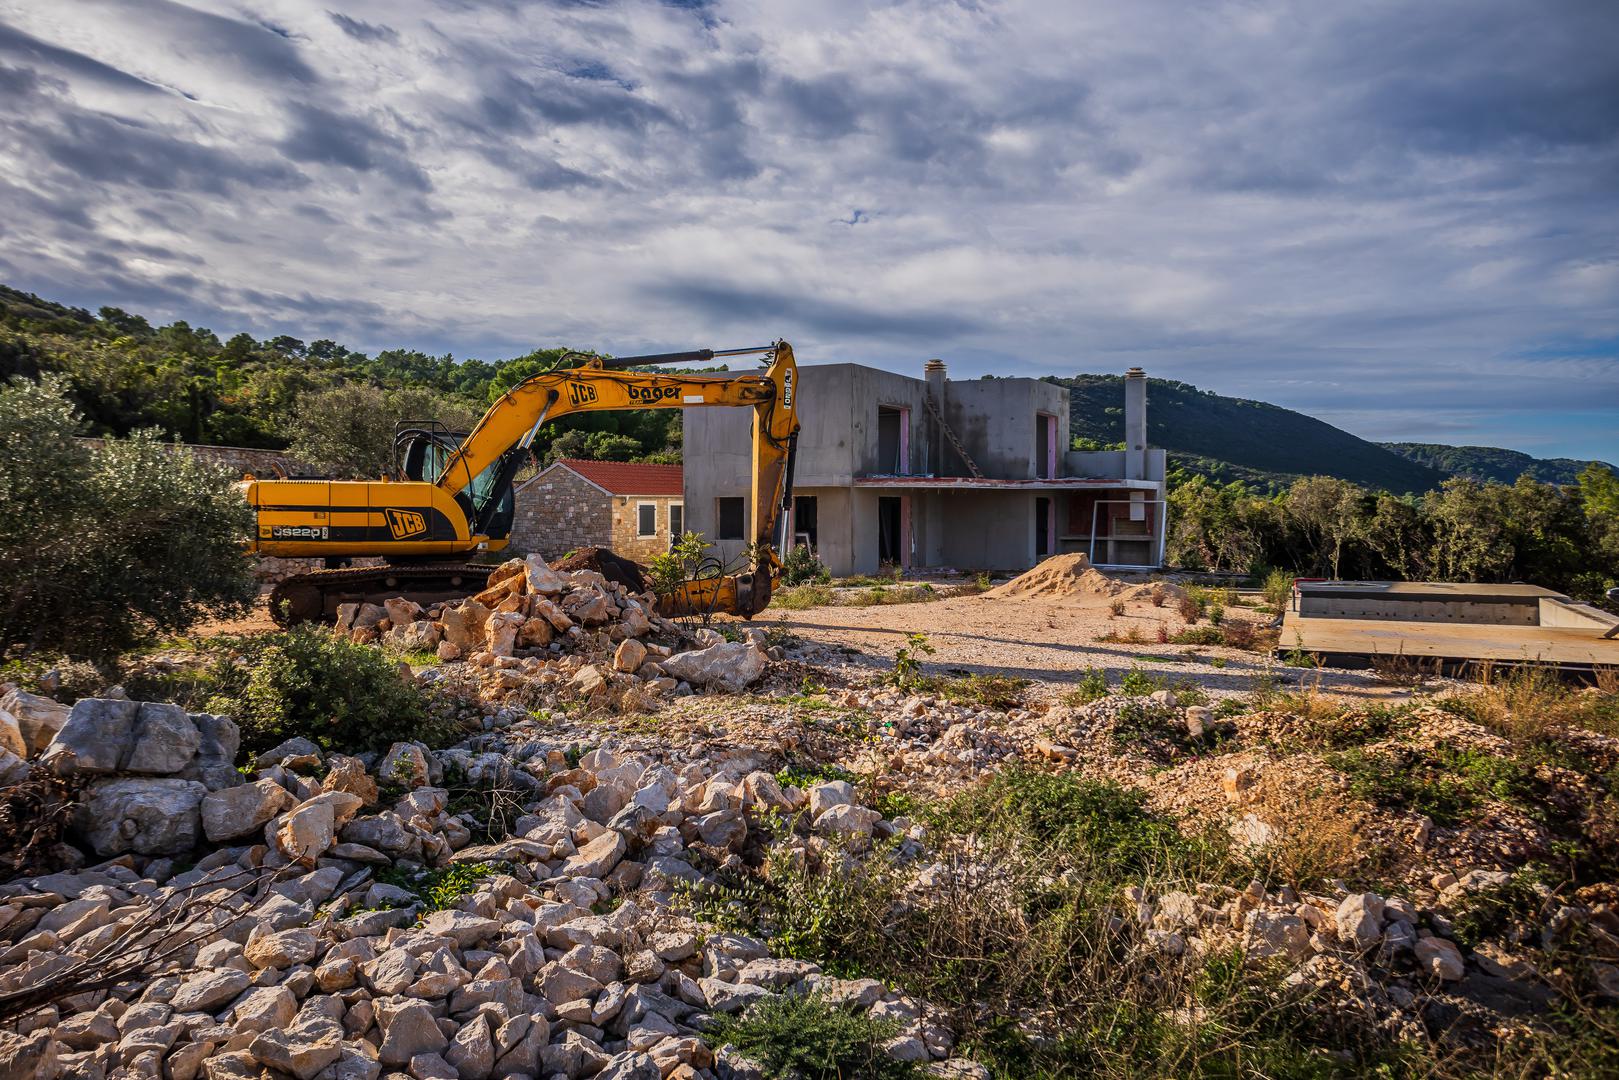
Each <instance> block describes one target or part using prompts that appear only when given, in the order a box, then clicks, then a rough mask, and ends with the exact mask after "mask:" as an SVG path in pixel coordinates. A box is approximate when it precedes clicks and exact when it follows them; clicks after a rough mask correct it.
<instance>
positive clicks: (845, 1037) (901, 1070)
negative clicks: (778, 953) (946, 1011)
mask: <svg viewBox="0 0 1619 1080" xmlns="http://www.w3.org/2000/svg"><path fill="white" fill-rule="evenodd" d="M898 1030H899V1025H898V1024H897V1023H896V1022H894V1021H883V1020H879V1019H877V1018H876V1017H873V1016H869V1015H863V1014H859V1013H856V1012H855V1011H854V1010H853V1009H850V1008H846V1007H842V1006H837V1005H833V1004H831V1003H830V1002H828V1001H827V1000H826V999H825V998H823V997H821V996H820V995H817V994H805V995H798V996H795V995H792V994H772V995H770V996H768V997H766V998H765V999H764V1000H762V1001H760V1002H758V1003H757V1004H755V1005H753V1006H751V1007H750V1008H748V1010H747V1011H746V1012H744V1013H743V1014H742V1015H741V1016H740V1017H720V1018H719V1019H718V1020H717V1021H716V1023H715V1026H714V1028H713V1029H712V1030H711V1031H710V1032H708V1038H709V1041H710V1042H712V1043H713V1044H714V1045H716V1046H719V1045H723V1044H724V1043H731V1044H732V1045H734V1046H735V1047H736V1048H737V1049H738V1050H740V1051H742V1053H743V1054H745V1055H746V1056H748V1057H750V1058H752V1059H753V1060H755V1061H757V1062H758V1063H759V1064H760V1065H762V1066H763V1067H764V1070H765V1075H766V1076H769V1077H779V1078H786V1077H803V1078H804V1080H842V1078H844V1077H856V1076H858V1077H864V1078H869V1080H909V1078H911V1077H920V1076H921V1075H922V1070H921V1067H920V1066H919V1065H917V1064H916V1063H915V1062H911V1061H896V1060H894V1059H893V1058H891V1057H889V1056H888V1055H887V1054H886V1053H885V1052H884V1051H883V1047H882V1044H883V1043H884V1042H885V1041H887V1040H888V1039H891V1038H893V1036H894V1035H895V1034H896V1033H897V1032H898Z"/></svg>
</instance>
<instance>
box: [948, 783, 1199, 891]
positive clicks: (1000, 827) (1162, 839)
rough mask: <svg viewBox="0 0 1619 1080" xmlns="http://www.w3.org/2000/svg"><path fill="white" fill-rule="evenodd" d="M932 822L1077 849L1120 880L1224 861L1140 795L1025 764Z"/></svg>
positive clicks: (962, 796) (952, 829) (1193, 870)
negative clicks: (1213, 860) (1183, 832)
mask: <svg viewBox="0 0 1619 1080" xmlns="http://www.w3.org/2000/svg"><path fill="white" fill-rule="evenodd" d="M931 823H932V824H933V825H934V826H935V827H937V828H939V829H940V830H942V831H944V832H953V833H976V834H978V835H980V836H989V835H1016V836H1022V837H1025V838H1027V839H1029V840H1031V841H1033V842H1035V843H1038V844H1043V845H1048V846H1050V847H1053V848H1057V849H1072V850H1076V851H1078V852H1081V853H1083V854H1085V855H1086V856H1087V857H1088V858H1089V859H1090V860H1092V861H1093V862H1094V863H1097V864H1103V865H1106V866H1107V867H1109V868H1110V869H1111V871H1112V873H1115V874H1117V875H1119V876H1120V878H1121V879H1123V878H1130V877H1133V878H1135V879H1137V880H1139V878H1140V876H1141V875H1143V874H1147V873H1168V874H1170V875H1172V876H1174V875H1178V874H1180V873H1192V874H1196V873H1200V872H1203V870H1204V869H1205V867H1206V865H1207V863H1208V862H1209V861H1210V857H1211V856H1213V858H1214V859H1220V858H1223V856H1224V853H1223V852H1222V851H1220V850H1218V849H1217V848H1211V847H1209V846H1207V845H1206V844H1205V842H1204V841H1203V840H1200V839H1194V838H1189V837H1187V836H1185V835H1183V834H1182V833H1181V831H1180V829H1179V828H1177V827H1176V825H1175V823H1174V822H1172V821H1170V820H1169V819H1167V818H1162V817H1159V816H1158V815H1156V814H1154V813H1152V812H1150V811H1149V810H1147V795H1146V793H1145V792H1143V791H1138V790H1136V789H1135V788H1127V787H1124V786H1122V785H1120V784H1116V783H1113V782H1112V781H1106V780H1086V779H1084V778H1082V777H1080V776H1078V775H1077V774H1075V773H1047V772H1041V771H1040V770H1038V769H1032V768H1028V767H1026V766H1022V765H1014V766H1010V767H1008V768H1005V769H1003V770H1001V771H1000V772H998V773H995V774H994V775H993V776H991V777H990V778H989V779H988V780H986V781H985V782H984V783H983V784H981V785H979V786H978V787H976V788H973V789H972V790H970V791H966V792H963V793H962V794H960V795H958V796H956V797H955V798H954V799H952V800H950V801H949V802H947V803H945V804H944V805H943V806H942V807H938V808H933V809H932V811H931ZM1109 876H1112V875H1111V874H1110V875H1109Z"/></svg>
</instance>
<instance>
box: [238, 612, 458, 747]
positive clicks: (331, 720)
mask: <svg viewBox="0 0 1619 1080" xmlns="http://www.w3.org/2000/svg"><path fill="white" fill-rule="evenodd" d="M216 678H217V683H218V686H219V692H218V693H217V694H215V696H214V697H213V698H211V699H210V700H209V702H208V707H209V709H210V710H211V711H213V712H216V713H223V714H225V715H227V716H230V717H231V718H232V719H234V720H235V721H236V722H237V724H239V725H240V726H241V729H242V749H243V751H244V752H252V751H257V750H264V749H267V748H268V747H271V746H274V745H275V744H276V743H279V742H281V741H282V740H284V739H289V738H291V737H292V736H294V735H302V736H304V737H305V738H307V739H312V740H314V741H315V742H316V743H318V744H319V745H320V746H322V747H323V748H325V749H327V750H340V751H343V752H345V753H358V752H360V751H363V750H378V749H382V748H384V747H386V746H387V745H388V744H389V743H393V742H398V741H401V740H410V739H419V740H422V741H425V742H429V743H433V742H442V741H444V740H445V739H446V738H448V737H449V736H450V735H451V734H452V725H450V724H448V723H446V722H444V721H441V720H434V719H432V718H431V717H430V715H429V709H428V702H427V699H426V697H425V696H424V695H423V694H422V692H421V691H420V690H419V689H418V688H417V687H416V685H415V684H414V683H412V682H408V681H407V680H406V679H405V678H404V677H403V676H402V675H401V673H400V671H399V666H398V664H397V663H396V662H394V661H392V660H390V659H388V657H387V656H386V655H384V654H383V653H382V651H381V650H379V649H375V648H372V647H371V646H369V645H359V644H356V643H354V642H352V641H348V640H346V639H344V638H340V637H338V636H337V635H335V634H333V633H331V632H330V631H327V630H325V629H321V628H316V627H298V628H296V629H293V630H289V631H286V632H285V633H278V634H264V635H261V636H259V637H254V638H247V639H243V640H242V641H241V642H240V643H238V649H237V651H236V653H235V655H233V656H229V657H226V658H223V659H222V660H221V661H220V662H219V664H218V666H217V669H216Z"/></svg>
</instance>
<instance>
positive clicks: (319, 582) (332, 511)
mask: <svg viewBox="0 0 1619 1080" xmlns="http://www.w3.org/2000/svg"><path fill="white" fill-rule="evenodd" d="M760 353H763V354H765V355H766V357H767V365H766V367H765V369H764V370H763V371H759V372H749V373H745V374H740V375H665V374H660V373H657V372H649V371H636V370H627V369H631V368H642V367H649V366H656V365H660V364H701V363H707V362H710V361H712V360H715V359H718V358H722V357H727V356H742V355H752V354H760ZM797 381H798V368H797V365H796V363H795V362H794V359H793V350H792V346H791V345H789V344H787V343H786V342H785V341H778V342H776V343H775V344H774V345H771V346H767V347H764V348H754V349H729V350H719V351H716V350H708V349H703V350H699V351H696V352H684V353H664V354H659V355H656V356H629V357H619V358H616V359H611V360H604V359H602V358H600V357H589V358H585V359H584V360H583V362H582V363H581V364H579V365H578V366H574V367H569V368H565V369H560V370H554V371H548V372H543V373H541V374H539V375H535V376H533V377H531V378H529V379H526V380H524V381H523V382H521V383H519V384H518V385H516V386H514V387H512V389H510V390H508V391H507V392H506V393H505V394H503V395H501V397H500V399H499V400H498V401H496V402H495V403H494V404H493V405H491V406H490V407H489V410H488V411H487V412H486V413H484V416H483V418H482V419H481V420H479V421H478V424H477V426H476V427H474V428H473V429H472V431H471V432H470V433H468V435H467V437H466V438H465V439H463V440H461V441H460V442H459V444H457V445H455V447H454V449H453V451H449V448H448V444H444V445H445V449H446V450H447V451H449V452H448V453H447V456H444V457H443V465H442V467H439V468H437V469H436V475H427V474H426V473H427V472H429V471H432V470H430V468H429V467H428V466H427V465H426V461H427V459H426V458H425V457H423V456H421V455H418V456H417V458H416V461H417V465H418V466H421V468H419V469H417V468H411V469H409V470H407V471H409V472H410V476H411V478H410V479H406V480H389V479H382V480H366V481H333V480H251V481H249V482H248V483H247V485H246V492H245V493H246V495H247V499H248V502H249V504H250V505H251V506H252V507H253V509H254V512H255V515H256V517H257V526H256V529H255V536H254V539H253V541H252V544H251V547H252V550H254V551H256V552H258V553H259V554H264V555H280V556H288V557H308V556H315V557H321V558H325V559H327V560H328V566H329V567H333V568H332V569H327V570H323V571H313V572H311V573H308V574H303V575H299V576H296V577H293V578H289V579H287V580H286V581H283V582H282V583H281V584H280V585H278V586H277V588H276V590H275V592H274V593H273V594H272V596H271V608H272V613H274V614H275V615H276V617H277V618H278V620H283V621H286V622H297V621H302V620H304V619H310V618H319V617H322V615H324V616H327V617H329V616H331V615H332V613H333V612H334V611H335V608H336V605H337V604H339V603H342V602H345V601H347V602H353V601H356V600H370V599H373V598H374V597H377V596H395V595H400V593H401V591H402V590H413V591H414V592H416V593H419V594H421V595H422V597H423V598H424V599H425V598H428V597H429V596H431V597H432V598H435V599H436V598H443V597H446V596H449V595H455V594H460V595H465V594H466V593H468V592H472V591H476V589H475V588H471V589H469V588H467V585H468V583H469V582H470V583H475V582H476V580H477V578H478V577H479V575H480V569H479V568H478V567H476V566H466V565H448V566H446V565H430V564H428V560H433V559H442V558H443V557H444V556H457V555H459V556H462V557H463V558H464V557H465V556H467V555H470V554H472V553H473V552H475V551H484V550H488V551H495V550H499V549H501V548H503V547H504V546H505V545H506V543H507V538H506V532H505V531H503V528H502V526H501V525H500V524H499V519H500V516H501V513H502V510H501V507H502V506H503V505H504V506H505V507H506V508H507V509H506V510H505V511H504V513H506V514H507V515H508V517H507V525H506V526H505V527H506V528H509V507H510V494H511V492H510V488H511V480H512V476H513V473H514V472H515V471H516V468H517V466H518V465H519V464H520V463H521V462H522V461H523V460H526V459H527V457H528V454H527V453H526V451H527V450H528V448H529V447H530V446H531V445H532V444H533V442H534V439H535V437H536V436H537V435H538V434H539V431H540V429H541V428H542V427H543V426H544V425H545V424H547V423H549V422H551V421H553V420H557V419H559V418H561V417H564V416H568V415H570V414H573V413H581V412H602V411H607V410H613V409H682V408H691V407H703V406H714V407H732V408H736V407H741V408H751V409H752V410H753V481H752V492H751V494H752V508H751V511H750V529H749V535H750V536H751V537H752V540H753V545H752V557H753V563H754V565H753V567H752V568H751V569H750V570H749V571H747V572H744V573H740V574H735V575H727V576H720V577H712V578H701V579H698V580H696V581H691V582H687V583H686V585H685V586H684V587H683V588H682V589H680V590H678V591H677V592H675V593H674V594H673V595H670V596H666V597H662V598H660V607H661V608H662V610H663V612H664V614H666V615H679V614H703V613H707V612H713V611H725V612H731V613H734V614H738V615H744V616H752V615H756V614H758V613H759V612H760V611H762V610H764V608H765V606H766V605H767V604H769V602H770V594H771V591H772V589H773V587H774V585H775V582H776V579H777V577H778V576H779V573H780V569H781V562H780V558H779V556H778V555H777V552H778V551H779V550H781V549H782V547H783V546H784V541H785V537H784V536H783V535H778V533H779V532H781V531H783V530H784V529H785V525H786V522H787V513H786V511H787V510H788V509H789V508H790V507H791V505H792V471H793V453H794V447H795V445H796V442H797V436H798V404H797V391H798V386H797ZM407 434H408V433H407ZM417 434H418V435H420V434H429V435H430V433H425V432H418V433H417ZM377 555H380V556H383V557H384V558H385V559H387V560H388V565H387V566H385V567H381V568H358V567H356V568H351V569H341V568H337V567H340V565H341V563H342V562H343V561H345V560H350V559H353V558H356V557H364V556H377ZM483 576H487V575H486V574H485V575H483Z"/></svg>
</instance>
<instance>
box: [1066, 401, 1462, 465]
mask: <svg viewBox="0 0 1619 1080" xmlns="http://www.w3.org/2000/svg"><path fill="white" fill-rule="evenodd" d="M1046 381H1048V382H1053V383H1056V384H1058V385H1060V386H1066V387H1067V388H1068V391H1069V412H1070V416H1071V423H1070V426H1071V430H1072V434H1073V435H1074V437H1075V438H1083V439H1090V440H1094V441H1095V442H1098V443H1102V444H1111V443H1116V442H1120V441H1122V440H1123V438H1124V377H1123V376H1121V375H1075V376H1074V377H1072V378H1068V379H1059V378H1048V379H1047V380H1046ZM1147 438H1148V441H1149V442H1150V443H1151V444H1152V445H1153V446H1161V447H1164V448H1165V449H1167V450H1168V451H1169V453H1170V459H1171V462H1172V464H1175V465H1180V466H1182V467H1183V468H1186V469H1189V470H1191V471H1193V472H1199V473H1203V474H1205V475H1208V476H1211V477H1213V478H1215V479H1219V480H1246V481H1250V482H1257V483H1260V484H1278V483H1286V482H1287V481H1289V480H1291V479H1293V478H1295V477H1298V476H1314V475H1320V476H1336V477H1339V478H1340V479H1344V480H1349V481H1352V482H1353V483H1356V484H1360V485H1361V486H1363V487H1368V488H1372V489H1374V490H1386V491H1392V492H1396V493H1403V492H1408V491H1428V490H1430V489H1432V488H1436V487H1438V486H1439V485H1440V484H1441V483H1443V482H1444V480H1445V477H1446V476H1447V475H1448V474H1447V473H1445V472H1443V471H1441V470H1440V469H1436V468H1433V467H1431V466H1429V465H1427V464H1424V463H1422V462H1418V461H1412V460H1409V459H1407V458H1405V457H1403V456H1401V455H1400V454H1396V453H1394V452H1393V451H1391V450H1388V449H1385V448H1384V447H1382V446H1379V445H1377V444H1376V443H1373V442H1367V441H1366V440H1365V439H1361V438H1357V437H1356V436H1354V435H1351V434H1349V432H1347V431H1343V430H1341V429H1339V428H1335V427H1333V426H1332V425H1331V424H1328V423H1325V422H1323V421H1320V420H1317V419H1315V418H1314V417H1311V416H1306V415H1304V414H1303V413H1298V412H1294V411H1293V410H1291V409H1284V408H1281V407H1280V406H1277V405H1270V404H1267V403H1265V402H1263V401H1248V400H1246V399H1244V398H1232V397H1224V396H1222V395H1220V394H1215V393H1212V392H1210V391H1207V390H1199V389H1198V388H1197V387H1195V386H1192V385H1189V384H1187V383H1183V382H1174V381H1172V380H1168V379H1148V380H1147Z"/></svg>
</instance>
